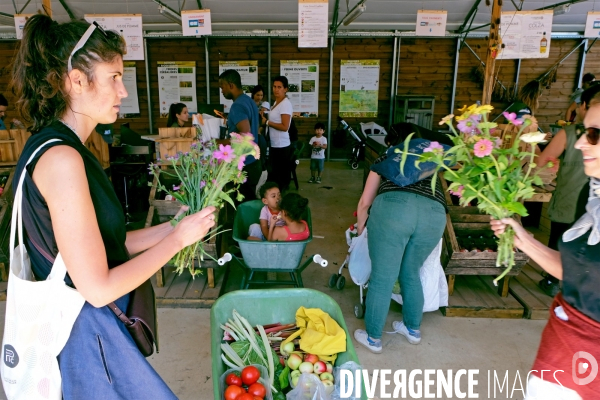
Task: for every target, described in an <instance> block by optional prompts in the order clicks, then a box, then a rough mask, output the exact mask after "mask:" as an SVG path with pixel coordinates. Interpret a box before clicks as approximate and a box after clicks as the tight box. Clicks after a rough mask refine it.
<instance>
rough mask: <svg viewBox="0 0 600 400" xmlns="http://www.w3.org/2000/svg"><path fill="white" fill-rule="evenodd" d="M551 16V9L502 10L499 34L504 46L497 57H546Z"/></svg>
mask: <svg viewBox="0 0 600 400" xmlns="http://www.w3.org/2000/svg"><path fill="white" fill-rule="evenodd" d="M553 16H554V14H553V12H552V10H546V11H510V12H503V13H502V17H501V19H500V31H499V36H500V37H501V38H502V44H504V48H501V47H500V48H499V49H498V51H499V53H498V56H497V59H501V60H508V59H515V58H521V59H522V58H548V55H549V54H550V39H551V33H552V17H553Z"/></svg>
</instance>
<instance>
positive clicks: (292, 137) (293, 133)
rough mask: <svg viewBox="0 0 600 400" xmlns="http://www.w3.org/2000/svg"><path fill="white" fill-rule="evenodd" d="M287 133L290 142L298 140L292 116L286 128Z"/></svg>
mask: <svg viewBox="0 0 600 400" xmlns="http://www.w3.org/2000/svg"><path fill="white" fill-rule="evenodd" d="M288 134H289V135H290V142H292V143H294V142H297V141H298V128H297V127H296V123H295V122H294V117H292V119H291V120H290V128H289V129H288Z"/></svg>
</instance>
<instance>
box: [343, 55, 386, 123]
mask: <svg viewBox="0 0 600 400" xmlns="http://www.w3.org/2000/svg"><path fill="white" fill-rule="evenodd" d="M378 104H379V60H341V68H340V117H358V118H375V117H377V106H378Z"/></svg>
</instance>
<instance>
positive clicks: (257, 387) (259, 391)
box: [248, 382, 267, 397]
mask: <svg viewBox="0 0 600 400" xmlns="http://www.w3.org/2000/svg"><path fill="white" fill-rule="evenodd" d="M248 393H250V394H251V395H253V396H258V397H265V396H266V395H267V390H266V389H265V387H264V386H263V385H261V384H260V383H258V382H256V383H253V384H252V385H250V387H249V388H248Z"/></svg>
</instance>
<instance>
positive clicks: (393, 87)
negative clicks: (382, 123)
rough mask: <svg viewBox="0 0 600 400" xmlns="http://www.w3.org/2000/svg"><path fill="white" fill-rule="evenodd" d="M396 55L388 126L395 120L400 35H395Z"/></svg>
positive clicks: (393, 64) (394, 57) (393, 65)
mask: <svg viewBox="0 0 600 400" xmlns="http://www.w3.org/2000/svg"><path fill="white" fill-rule="evenodd" d="M393 54H394V55H393V56H392V57H393V61H392V85H391V88H390V116H389V119H388V126H391V125H392V122H393V120H394V101H395V99H396V85H397V82H396V70H397V69H398V56H397V54H398V36H396V37H394V53H393Z"/></svg>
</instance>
